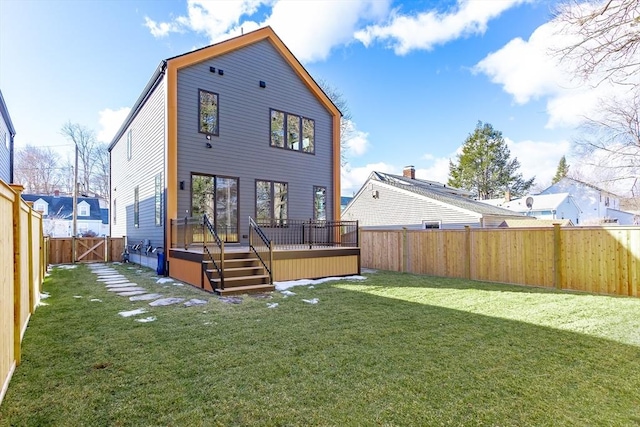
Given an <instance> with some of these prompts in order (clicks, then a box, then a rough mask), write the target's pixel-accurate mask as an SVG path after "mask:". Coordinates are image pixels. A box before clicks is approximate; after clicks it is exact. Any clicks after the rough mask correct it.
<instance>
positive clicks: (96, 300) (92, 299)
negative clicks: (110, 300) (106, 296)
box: [90, 298, 102, 302]
mask: <svg viewBox="0 0 640 427" xmlns="http://www.w3.org/2000/svg"><path fill="white" fill-rule="evenodd" d="M90 301H91V302H102V300H101V299H100V298H91V299H90Z"/></svg>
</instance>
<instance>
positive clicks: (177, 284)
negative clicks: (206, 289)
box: [172, 282, 184, 286]
mask: <svg viewBox="0 0 640 427" xmlns="http://www.w3.org/2000/svg"><path fill="white" fill-rule="evenodd" d="M172 285H173V286H184V283H180V282H175V283H172Z"/></svg>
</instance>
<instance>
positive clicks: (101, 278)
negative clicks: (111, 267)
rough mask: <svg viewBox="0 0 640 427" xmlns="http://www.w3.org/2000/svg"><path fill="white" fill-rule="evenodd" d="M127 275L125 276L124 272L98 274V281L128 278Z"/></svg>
mask: <svg viewBox="0 0 640 427" xmlns="http://www.w3.org/2000/svg"><path fill="white" fill-rule="evenodd" d="M126 278H127V276H123V275H122V274H114V275H112V276H98V279H97V280H98V281H100V282H104V281H108V280H116V279H126Z"/></svg>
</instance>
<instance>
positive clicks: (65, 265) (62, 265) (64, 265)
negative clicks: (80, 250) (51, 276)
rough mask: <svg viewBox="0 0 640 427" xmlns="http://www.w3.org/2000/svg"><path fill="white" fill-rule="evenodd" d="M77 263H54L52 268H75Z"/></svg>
mask: <svg viewBox="0 0 640 427" xmlns="http://www.w3.org/2000/svg"><path fill="white" fill-rule="evenodd" d="M77 267H78V266H77V265H67V264H60V265H54V266H53V268H59V269H60V270H73V269H74V268H77Z"/></svg>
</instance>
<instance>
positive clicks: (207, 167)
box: [178, 41, 333, 235]
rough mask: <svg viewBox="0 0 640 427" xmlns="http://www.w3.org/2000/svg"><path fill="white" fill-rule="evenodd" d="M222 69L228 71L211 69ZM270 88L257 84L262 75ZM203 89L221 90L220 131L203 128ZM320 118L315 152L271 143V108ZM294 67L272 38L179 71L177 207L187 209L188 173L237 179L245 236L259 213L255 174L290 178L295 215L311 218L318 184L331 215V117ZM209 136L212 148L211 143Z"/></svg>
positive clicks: (292, 213) (292, 215)
mask: <svg viewBox="0 0 640 427" xmlns="http://www.w3.org/2000/svg"><path fill="white" fill-rule="evenodd" d="M209 67H215V68H216V71H217V70H218V69H222V70H223V71H224V75H222V76H221V75H219V74H218V73H217V72H216V73H212V72H210V71H209ZM261 80H262V81H264V82H266V88H264V89H263V88H260V87H259V82H260V81H261ZM198 89H205V90H209V91H212V92H216V93H218V94H219V114H220V115H219V117H220V122H219V123H220V124H219V126H220V135H219V136H212V137H211V140H210V141H207V139H206V137H205V135H204V134H201V133H198ZM270 108H274V109H277V110H282V111H286V112H288V113H292V114H297V115H301V116H304V117H308V118H311V119H314V120H315V155H310V154H306V153H301V152H293V151H287V150H284V149H281V148H275V147H271V146H270V140H269V137H270V136H269V122H270V116H269V114H270V113H269V109H270ZM331 119H332V118H331V115H330V113H329V112H328V111H327V110H326V109H325V108H324V107H323V106H322V104H321V103H320V102H319V101H318V100H317V98H316V97H315V96H314V95H313V93H311V92H310V91H309V90H308V89H307V87H306V86H305V85H304V83H303V82H302V81H301V80H300V79H299V78H298V77H297V75H296V74H295V72H294V71H293V69H291V67H289V65H288V64H287V63H286V62H285V60H284V59H283V58H282V57H281V56H280V54H279V53H278V52H277V51H276V49H275V48H274V47H273V46H272V45H271V43H270V42H268V41H261V42H258V43H255V44H253V45H250V46H247V47H244V48H242V49H240V50H237V51H234V52H231V53H228V54H226V55H222V56H219V57H216V58H214V59H211V60H208V61H205V62H202V63H200V64H196V65H193V66H190V67H187V68H185V69H182V70H180V71H179V72H178V181H184V182H185V189H184V190H178V213H179V215H180V214H183V213H185V211H186V210H187V209H190V195H191V191H190V186H191V182H190V179H191V173H192V172H198V173H206V174H213V175H224V176H232V177H238V178H239V183H240V187H239V198H240V203H239V223H240V227H241V229H240V235H243V234H247V224H248V217H249V216H252V217H254V216H255V180H256V179H261V180H270V181H282V182H287V183H288V184H289V199H288V200H289V206H288V209H289V212H288V217H289V218H290V219H306V218H311V217H312V216H313V194H312V193H313V186H314V185H315V186H324V187H327V218H331V217H332V213H333V204H332V203H333V196H332V191H333V188H332V157H333V148H332V120H331ZM207 142H210V143H211V145H212V146H213V148H211V149H207V148H206V147H205V145H206V143H207Z"/></svg>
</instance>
